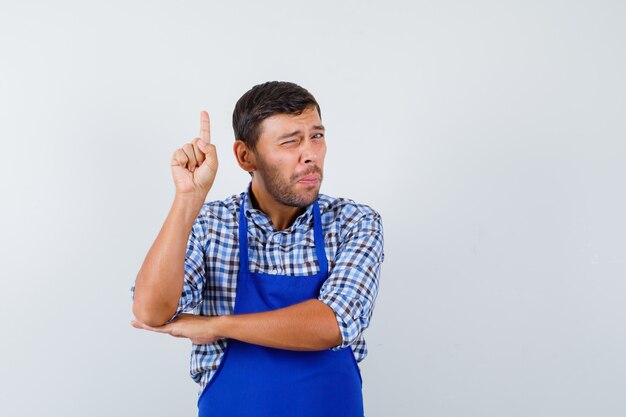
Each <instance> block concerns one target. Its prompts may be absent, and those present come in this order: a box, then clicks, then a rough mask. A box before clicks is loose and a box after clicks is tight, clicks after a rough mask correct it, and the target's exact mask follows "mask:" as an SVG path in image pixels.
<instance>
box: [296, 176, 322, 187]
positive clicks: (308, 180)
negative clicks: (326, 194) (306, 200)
mask: <svg viewBox="0 0 626 417" xmlns="http://www.w3.org/2000/svg"><path fill="white" fill-rule="evenodd" d="M319 181H320V176H319V175H318V174H310V175H305V176H304V177H302V178H300V179H299V180H298V182H299V183H302V184H305V185H315V184H317V183H318V182H319Z"/></svg>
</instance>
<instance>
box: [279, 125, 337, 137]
mask: <svg viewBox="0 0 626 417" xmlns="http://www.w3.org/2000/svg"><path fill="white" fill-rule="evenodd" d="M311 130H321V131H322V132H325V131H326V128H325V127H324V126H323V125H315V126H312V127H311ZM301 133H302V131H301V130H294V131H293V132H289V133H285V134H284V135H280V136H279V137H277V138H276V140H281V139H285V138H290V137H292V136H296V135H298V134H301Z"/></svg>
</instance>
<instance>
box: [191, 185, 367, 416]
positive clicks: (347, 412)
mask: <svg viewBox="0 0 626 417" xmlns="http://www.w3.org/2000/svg"><path fill="white" fill-rule="evenodd" d="M246 200H247V193H246V194H244V198H243V200H242V203H241V211H240V213H239V274H238V276H237V295H236V299H235V312H234V314H245V313H257V312H263V311H269V310H275V309H278V308H282V307H287V306H290V305H293V304H296V303H299V302H302V301H306V300H309V299H317V297H318V295H319V291H320V288H321V286H322V284H323V283H324V281H325V280H326V277H327V276H328V261H327V259H326V253H325V251H324V235H323V233H322V221H321V218H320V210H319V205H318V202H317V200H316V201H315V203H314V204H313V222H314V223H313V224H314V231H315V251H316V254H317V262H318V265H319V269H320V270H319V272H318V273H317V274H315V275H310V276H300V275H298V276H289V275H272V274H263V273H252V272H250V271H249V269H248V227H247V220H246V216H245V211H244V205H245V202H246ZM361 387H362V380H361V373H360V371H359V367H358V365H357V363H356V360H355V358H354V354H353V353H352V349H351V348H349V347H348V348H344V349H339V350H330V349H327V350H321V351H293V350H285V349H275V348H270V347H265V346H259V345H253V344H249V343H245V342H241V341H239V340H234V339H229V340H228V346H227V347H226V351H225V352H224V355H223V357H222V360H221V362H220V365H219V367H218V369H217V371H216V373H215V375H213V377H212V378H211V380H210V381H209V383H208V384H207V385H206V387H205V388H204V390H203V391H202V394H201V395H200V397H199V398H198V412H199V414H198V416H199V417H209V416H219V417H238V416H246V417H255V416H259V417H260V416H263V417H270V416H271V417H282V416H299V417H332V416H337V417H339V416H341V417H362V416H363V396H362V391H361Z"/></svg>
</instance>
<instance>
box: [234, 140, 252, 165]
mask: <svg viewBox="0 0 626 417" xmlns="http://www.w3.org/2000/svg"><path fill="white" fill-rule="evenodd" d="M233 152H234V153H235V158H236V159H237V163H238V164H239V166H240V167H241V169H243V170H244V171H246V172H252V171H256V157H255V156H256V155H255V154H254V152H252V150H251V149H250V148H248V145H246V143H245V142H244V141H242V140H241V139H237V140H235V143H234V144H233Z"/></svg>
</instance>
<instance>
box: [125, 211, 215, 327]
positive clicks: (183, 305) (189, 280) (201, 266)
mask: <svg viewBox="0 0 626 417" xmlns="http://www.w3.org/2000/svg"><path fill="white" fill-rule="evenodd" d="M205 224H206V220H205V219H204V216H203V214H202V211H200V214H199V215H198V217H197V218H196V220H195V221H194V223H193V226H192V228H191V232H190V233H189V238H188V240H187V250H186V253H185V271H184V282H183V291H182V293H181V296H180V299H179V300H178V306H177V307H176V311H175V312H174V314H173V315H172V317H171V318H170V319H169V320H168V321H167V322H166V323H169V322H170V321H172V320H174V319H175V318H176V317H177V316H178V315H179V314H181V313H183V312H187V311H192V310H193V309H194V308H195V307H196V306H197V305H198V304H199V303H200V301H201V297H202V291H203V289H204V283H205V273H206V266H205V256H204V254H205V250H204V247H205V244H206V233H205V231H204V228H203V225H205ZM130 291H131V298H132V299H134V297H135V286H134V285H133V286H132V287H131V289H130Z"/></svg>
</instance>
